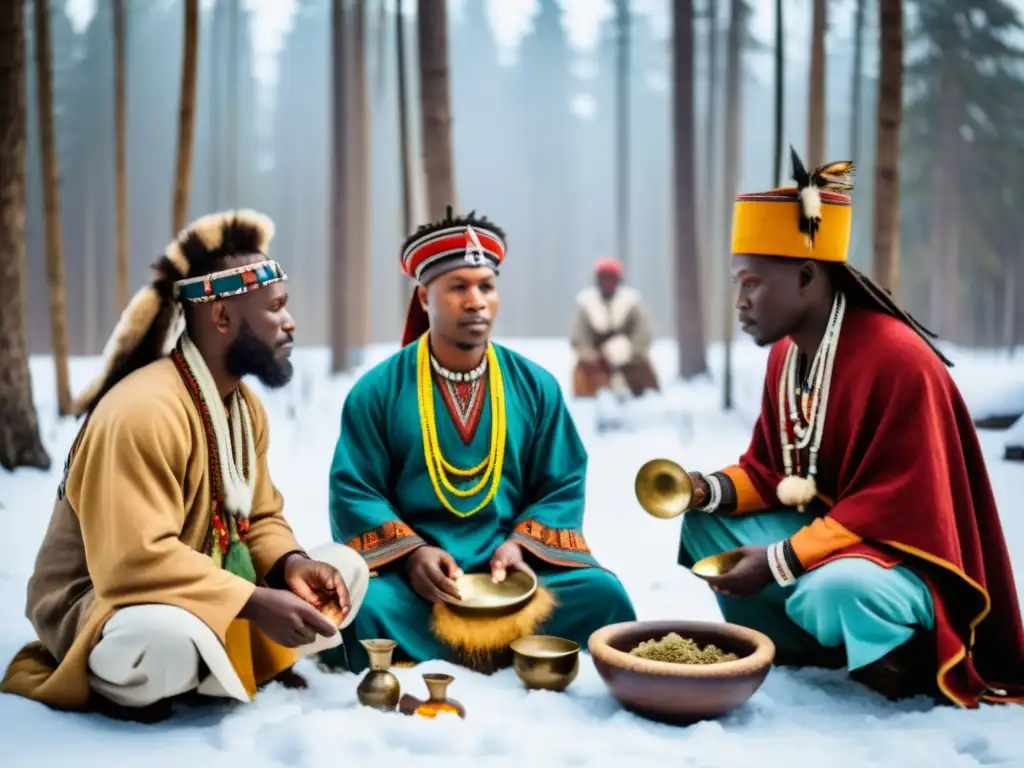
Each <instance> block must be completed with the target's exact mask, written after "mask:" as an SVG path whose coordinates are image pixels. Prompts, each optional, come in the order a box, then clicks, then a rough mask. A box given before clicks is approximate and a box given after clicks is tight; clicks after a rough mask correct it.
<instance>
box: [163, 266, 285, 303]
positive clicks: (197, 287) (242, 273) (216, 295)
mask: <svg viewBox="0 0 1024 768" xmlns="http://www.w3.org/2000/svg"><path fill="white" fill-rule="evenodd" d="M287 279H288V275H286V274H285V272H284V270H283V269H281V265H280V264H278V263H277V262H276V261H272V260H269V259H268V260H267V261H258V262H256V263H254V264H246V265H244V266H241V267H233V268H231V269H224V270H221V271H220V272H212V273H210V274H208V275H200V276H198V277H190V278H187V279H185V280H178V281H176V282H175V283H174V297H175V298H176V299H177V300H178V301H187V302H190V303H193V304H202V303H205V302H208V301H215V300H216V299H223V298H225V297H227V296H238V295H240V294H243V293H250V292H251V291H257V290H259V289H260V288H263V287H264V286H267V285H273V284H274V283H280V282H283V281H285V280H287Z"/></svg>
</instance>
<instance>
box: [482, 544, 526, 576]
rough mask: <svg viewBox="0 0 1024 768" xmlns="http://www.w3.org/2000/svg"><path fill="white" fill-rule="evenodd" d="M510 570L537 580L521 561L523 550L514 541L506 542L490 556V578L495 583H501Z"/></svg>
mask: <svg viewBox="0 0 1024 768" xmlns="http://www.w3.org/2000/svg"><path fill="white" fill-rule="evenodd" d="M510 568H511V569H512V570H515V571H522V572H523V573H525V574H527V575H529V576H532V577H533V578H535V579H536V578H537V574H535V573H534V572H533V569H532V568H531V567H530V566H528V565H527V564H526V562H525V561H524V560H523V548H522V547H521V546H519V543H518V542H515V541H506V542H505V543H504V544H502V545H501V546H500V547H498V548H497V549H496V550H494V554H493V555H491V578H492V579H493V580H494V582H495V583H501V582H503V581H504V580H505V577H506V576H507V575H508V571H509V569H510Z"/></svg>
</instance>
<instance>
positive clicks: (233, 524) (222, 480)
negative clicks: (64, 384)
mask: <svg viewBox="0 0 1024 768" xmlns="http://www.w3.org/2000/svg"><path fill="white" fill-rule="evenodd" d="M171 360H172V361H173V362H174V365H175V367H176V368H177V369H178V373H179V375H180V376H181V378H182V381H183V382H184V383H185V386H186V388H187V389H188V392H189V395H190V396H191V397H192V401H193V402H194V403H195V405H196V407H197V408H198V409H199V414H200V416H201V418H202V421H203V430H204V432H205V436H206V443H207V453H208V456H209V462H210V492H211V497H212V499H211V504H212V509H211V510H210V528H209V530H208V532H207V540H206V546H205V551H206V553H207V554H208V555H209V556H210V558H211V559H212V560H213V561H214V563H215V564H216V565H217V566H218V567H220V568H223V569H224V570H226V571H228V572H229V573H233V574H234V575H236V576H239V577H241V578H243V579H245V580H246V581H249V582H251V583H256V570H255V568H254V567H253V563H252V558H251V555H250V553H249V549H248V545H247V543H246V538H247V534H248V532H249V515H250V513H251V512H252V502H253V496H254V493H255V486H256V458H255V456H256V449H255V445H254V443H253V427H252V415H251V413H250V412H249V406H248V404H247V403H246V402H245V397H243V395H242V393H241V392H239V391H238V390H237V389H236V390H235V391H234V392H233V393H232V394H231V398H230V405H229V407H228V408H225V407H224V404H223V402H222V401H221V399H220V395H219V394H218V392H217V385H216V383H215V382H214V380H213V376H212V374H211V373H210V369H209V367H207V365H206V361H205V360H203V356H202V353H200V352H199V350H198V349H197V348H196V346H195V344H194V343H193V342H192V340H191V339H190V338H189V336H188V334H183V335H182V337H181V341H180V342H179V344H178V347H177V348H175V349H174V351H173V352H172V353H171Z"/></svg>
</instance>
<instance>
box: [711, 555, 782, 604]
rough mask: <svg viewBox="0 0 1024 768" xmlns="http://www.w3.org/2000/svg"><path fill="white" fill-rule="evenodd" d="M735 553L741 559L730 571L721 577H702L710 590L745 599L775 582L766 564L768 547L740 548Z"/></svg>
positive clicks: (767, 563) (770, 569)
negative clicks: (739, 555)
mask: <svg viewBox="0 0 1024 768" xmlns="http://www.w3.org/2000/svg"><path fill="white" fill-rule="evenodd" d="M736 551H737V552H739V553H740V554H742V555H743V557H742V558H741V559H740V561H739V562H738V563H736V565H735V566H734V567H733V568H732V570H730V571H728V572H726V573H723V574H722V575H721V576H705V577H704V579H705V581H707V582H708V584H710V585H711V588H712V589H714V590H715V591H716V592H721V593H722V594H724V595H730V596H732V597H747V596H749V595H756V594H757V593H758V592H760V591H761V590H762V589H764V588H765V587H767V586H768V585H769V584H771V583H772V582H773V581H775V577H774V576H772V567H771V564H770V563H769V562H768V547H740V548H739V549H738V550H736Z"/></svg>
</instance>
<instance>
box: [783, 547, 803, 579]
mask: <svg viewBox="0 0 1024 768" xmlns="http://www.w3.org/2000/svg"><path fill="white" fill-rule="evenodd" d="M782 556H783V558H785V560H786V565H788V566H789V570H790V572H791V573H792V574H793V576H794V577H796V578H800V577H801V576H803V575H804V571H805V568H804V567H803V565H802V564H801V563H800V558H799V557H797V556H796V550H794V549H793V542H791V541H790V540H789V539H786V540H785V541H784V542H782Z"/></svg>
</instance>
